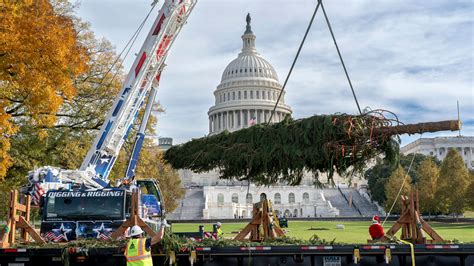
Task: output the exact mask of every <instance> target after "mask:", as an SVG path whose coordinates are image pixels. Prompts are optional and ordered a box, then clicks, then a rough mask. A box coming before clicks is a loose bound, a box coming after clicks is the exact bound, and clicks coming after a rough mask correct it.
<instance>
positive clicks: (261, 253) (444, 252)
mask: <svg viewBox="0 0 474 266" xmlns="http://www.w3.org/2000/svg"><path fill="white" fill-rule="evenodd" d="M411 254H412V252H411V248H410V246H409V245H398V244H364V245H333V246H330V245H315V246H307V245H303V246H297V245H293V246H233V247H197V248H196V249H195V250H194V251H183V252H180V253H177V254H175V262H176V265H209V266H211V265H229V266H230V265H256V266H257V265H311V266H313V265H326V266H336V265H412V261H411V260H412V255H411ZM414 254H415V262H416V265H453V266H455V265H461V266H467V265H469V266H472V265H474V244H442V245H441V244H423V245H414ZM170 260H172V259H170V255H169V254H166V253H163V252H160V253H155V254H153V261H154V265H168V264H170ZM191 261H192V262H191ZM0 265H1V266H4V265H10V266H29V265H52V266H55V265H101V266H108V265H125V257H124V256H123V249H122V248H119V247H112V248H79V247H77V248H74V247H67V248H8V249H0Z"/></svg>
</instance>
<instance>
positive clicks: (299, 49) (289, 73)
mask: <svg viewBox="0 0 474 266" xmlns="http://www.w3.org/2000/svg"><path fill="white" fill-rule="evenodd" d="M320 5H322V2H321V0H318V5H316V8H315V9H314V12H313V16H312V17H311V20H310V21H309V24H308V27H307V28H306V32H305V34H304V36H303V40H301V43H300V47H299V48H298V51H297V52H296V55H295V58H294V59H293V63H292V64H291V67H290V70H289V71H288V74H287V75H286V79H285V82H284V83H283V87H282V88H281V91H280V93H279V94H278V99H277V101H276V103H275V106H274V107H273V111H272V112H271V113H270V117H269V118H268V122H267V123H268V124H270V122H271V121H272V118H273V114H275V110H276V108H277V106H278V103H279V102H280V99H281V96H282V95H283V91H284V90H285V88H286V84H287V83H288V79H289V78H290V76H291V72H293V68H294V67H295V64H296V61H297V60H298V57H299V55H300V52H301V49H302V48H303V44H304V42H305V41H306V37H307V36H308V33H309V30H310V29H311V26H312V25H313V21H314V17H315V16H316V13H317V12H318V9H319V6H320Z"/></svg>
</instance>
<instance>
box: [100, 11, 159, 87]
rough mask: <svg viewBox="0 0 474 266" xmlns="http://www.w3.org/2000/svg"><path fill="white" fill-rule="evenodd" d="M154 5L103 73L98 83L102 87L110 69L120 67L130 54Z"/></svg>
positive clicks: (115, 74) (113, 77)
mask: <svg viewBox="0 0 474 266" xmlns="http://www.w3.org/2000/svg"><path fill="white" fill-rule="evenodd" d="M155 6H156V4H153V5H152V6H151V8H150V11H148V13H147V15H146V16H145V18H144V19H143V20H142V22H141V23H140V25H139V26H138V28H137V29H136V30H135V32H134V33H133V35H132V37H130V39H129V40H128V41H127V43H126V44H125V47H123V49H122V51H120V53H119V54H118V56H117V57H116V58H115V60H114V62H113V63H112V65H110V67H109V69H107V71H106V72H105V74H104V76H103V77H102V80H101V81H100V82H99V85H102V84H103V82H104V81H105V78H106V77H107V75H108V74H109V73H110V71H112V69H113V68H114V67H115V65H117V63H120V65H122V62H123V61H125V59H126V58H127V56H128V54H129V53H130V50H131V49H132V47H133V45H134V44H135V41H136V40H137V38H138V35H140V32H141V31H142V29H143V26H144V25H145V23H146V21H147V20H148V18H149V17H150V14H151V12H152V11H153V9H154V8H155ZM125 50H127V52H126V53H125V55H124V56H123V59H122V60H120V59H121V57H122V54H123V53H124V52H125ZM117 74H118V72H115V73H114V75H113V76H112V78H111V79H110V82H109V83H108V85H107V86H110V85H111V84H112V82H113V81H114V80H115V77H116V76H117Z"/></svg>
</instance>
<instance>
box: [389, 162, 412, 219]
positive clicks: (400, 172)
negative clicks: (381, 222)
mask: <svg viewBox="0 0 474 266" xmlns="http://www.w3.org/2000/svg"><path fill="white" fill-rule="evenodd" d="M402 185H403V187H402ZM400 188H401V193H400V194H399V198H398V199H397V195H398V192H399V191H400ZM410 192H411V177H410V175H407V173H406V171H405V170H404V169H403V167H402V166H399V167H398V168H397V169H395V171H394V172H393V173H392V174H391V175H390V177H389V178H388V181H387V183H386V184H385V194H386V196H387V200H386V201H385V204H384V207H385V210H386V211H387V212H388V211H389V210H390V208H391V207H392V204H393V203H394V202H395V205H394V207H393V210H392V213H401V211H402V204H401V200H400V197H401V195H405V196H409V195H410Z"/></svg>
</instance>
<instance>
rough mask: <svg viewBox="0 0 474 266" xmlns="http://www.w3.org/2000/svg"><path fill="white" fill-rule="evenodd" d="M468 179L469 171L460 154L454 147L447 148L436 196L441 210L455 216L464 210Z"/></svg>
mask: <svg viewBox="0 0 474 266" xmlns="http://www.w3.org/2000/svg"><path fill="white" fill-rule="evenodd" d="M469 181H470V180H469V172H468V170H467V168H466V165H465V164H464V160H463V159H462V157H461V155H460V154H459V153H458V151H456V150H455V149H449V151H448V154H447V155H446V157H445V158H444V160H443V162H442V163H441V169H440V173H439V185H438V193H437V198H438V200H439V201H440V208H441V211H443V212H445V213H450V214H453V215H454V216H456V218H457V217H458V216H459V215H460V214H462V213H463V212H464V210H465V209H466V207H467V199H466V197H465V196H466V192H467V189H468V186H469V185H470V182H469Z"/></svg>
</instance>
